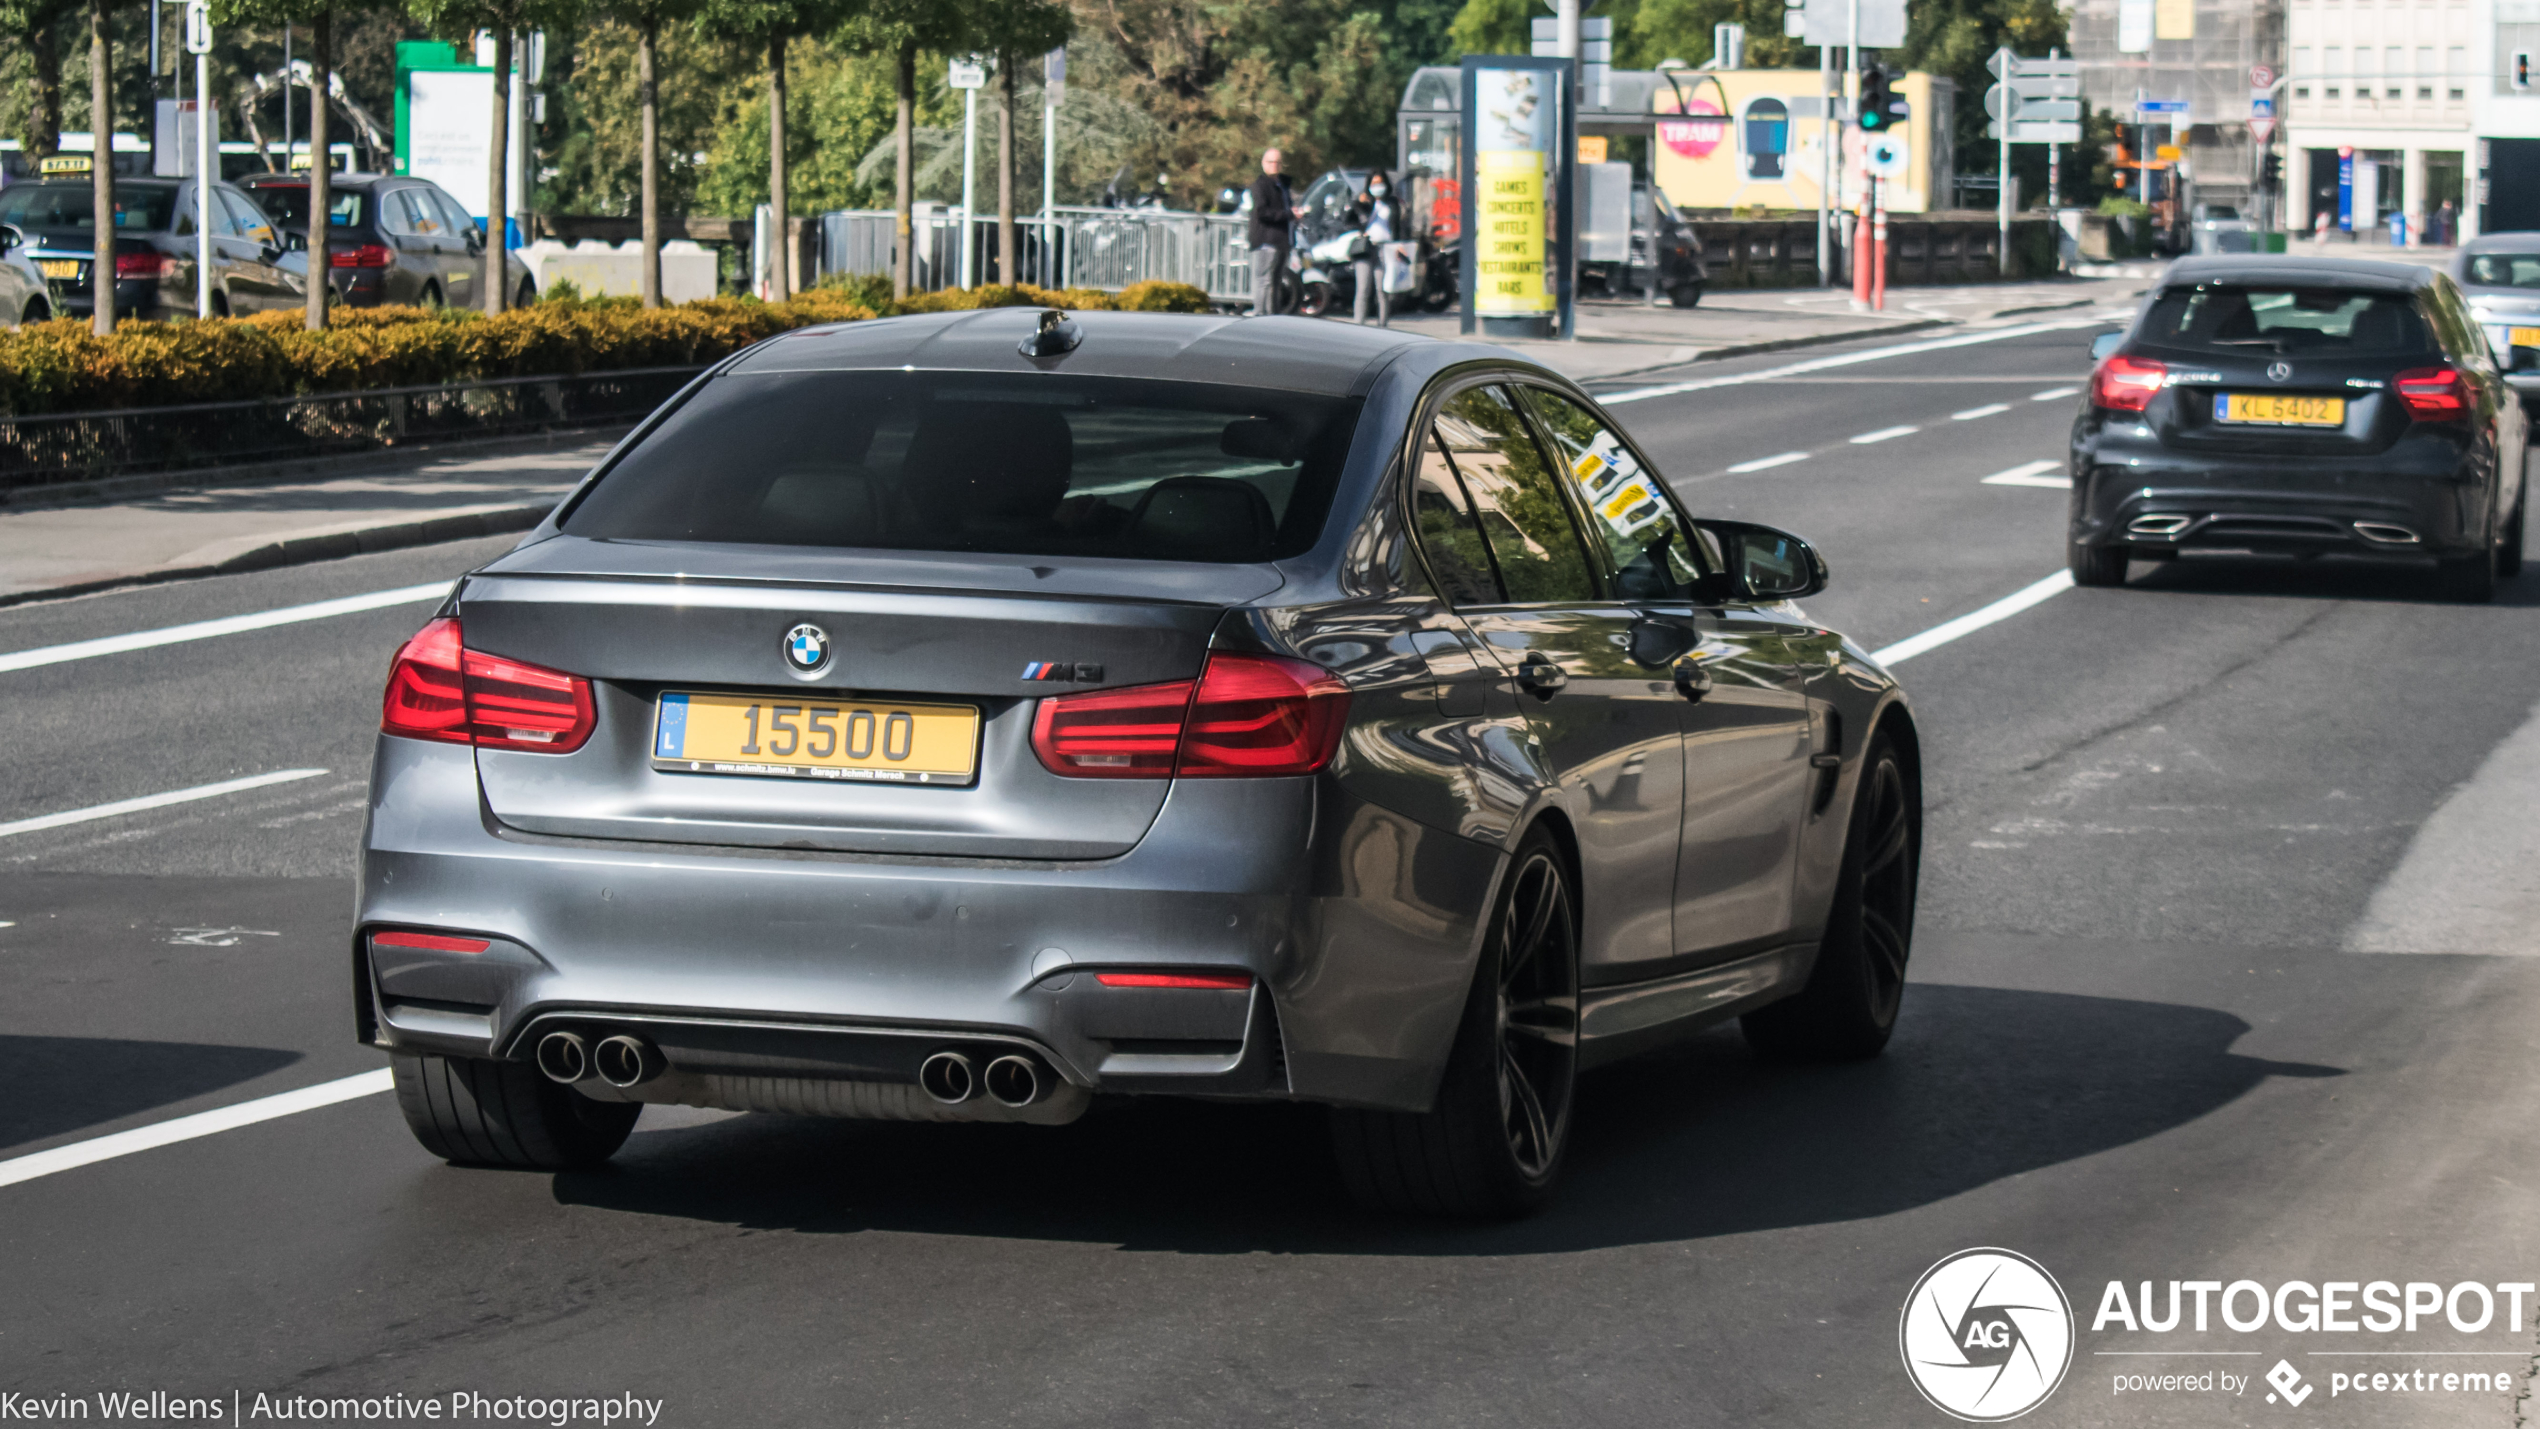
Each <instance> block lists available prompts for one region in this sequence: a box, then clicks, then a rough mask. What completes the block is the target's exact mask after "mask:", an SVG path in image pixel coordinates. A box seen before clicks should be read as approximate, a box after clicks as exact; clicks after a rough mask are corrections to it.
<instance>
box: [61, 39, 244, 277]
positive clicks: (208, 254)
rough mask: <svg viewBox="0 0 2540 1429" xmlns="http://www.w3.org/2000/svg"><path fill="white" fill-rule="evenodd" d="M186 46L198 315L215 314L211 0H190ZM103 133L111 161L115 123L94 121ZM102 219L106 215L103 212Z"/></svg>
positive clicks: (215, 173)
mask: <svg viewBox="0 0 2540 1429" xmlns="http://www.w3.org/2000/svg"><path fill="white" fill-rule="evenodd" d="M185 48H186V49H188V50H190V51H192V52H193V55H194V316H196V317H197V318H208V317H210V316H211V315H212V205H213V204H214V203H216V202H218V200H217V199H216V198H214V197H213V194H212V182H213V180H214V179H216V178H217V177H219V174H218V171H217V170H215V169H214V168H213V167H212V105H211V93H212V6H211V0H186V4H185ZM89 127H90V128H92V129H95V130H97V131H98V132H99V134H100V135H101V138H100V141H99V144H98V148H99V150H100V152H102V153H103V154H104V155H105V157H106V161H107V162H108V163H112V162H113V161H114V147H113V145H111V144H109V143H106V142H105V141H104V137H103V136H104V135H105V131H107V130H108V129H111V128H112V127H113V126H112V125H107V124H91V125H90V126H89ZM99 217H100V218H101V219H104V218H106V217H107V216H106V215H103V214H101V215H99Z"/></svg>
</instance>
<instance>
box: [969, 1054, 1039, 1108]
mask: <svg viewBox="0 0 2540 1429" xmlns="http://www.w3.org/2000/svg"><path fill="white" fill-rule="evenodd" d="M985 1081H986V1082H987V1084H988V1095H989V1096H991V1097H994V1098H995V1099H996V1100H997V1102H998V1103H999V1104H1000V1105H1003V1106H1010V1107H1018V1108H1019V1107H1027V1106H1030V1105H1031V1104H1032V1103H1034V1102H1036V1101H1039V1100H1040V1099H1041V1097H1042V1095H1043V1094H1044V1093H1046V1092H1047V1091H1048V1090H1049V1078H1048V1076H1047V1074H1045V1073H1043V1072H1042V1071H1041V1067H1040V1064H1039V1063H1038V1062H1035V1061H1033V1060H1032V1059H1031V1058H1029V1057H1024V1056H1018V1055H1015V1054H1012V1053H1009V1054H1007V1055H1006V1056H1003V1057H999V1058H997V1059H996V1060H995V1061H993V1062H990V1063H989V1064H988V1072H987V1076H986V1078H985Z"/></svg>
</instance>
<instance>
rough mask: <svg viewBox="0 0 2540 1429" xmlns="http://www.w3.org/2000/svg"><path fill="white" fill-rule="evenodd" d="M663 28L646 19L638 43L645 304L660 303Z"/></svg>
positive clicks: (637, 79) (636, 71) (637, 66)
mask: <svg viewBox="0 0 2540 1429" xmlns="http://www.w3.org/2000/svg"><path fill="white" fill-rule="evenodd" d="M660 31H661V27H660V26H659V25H658V24H655V23H654V22H653V21H651V20H646V21H645V22H644V30H643V36H642V38H641V39H640V40H638V41H637V43H636V46H635V85H636V100H637V102H638V103H639V104H640V105H641V106H642V108H643V111H644V257H643V281H644V306H645V307H648V308H657V307H660V306H661V186H660V172H661V110H660V91H659V89H658V87H657V85H656V83H655V76H654V70H653V65H654V61H655V55H654V51H655V49H656V48H657V47H658V46H659V45H660V43H661V34H660Z"/></svg>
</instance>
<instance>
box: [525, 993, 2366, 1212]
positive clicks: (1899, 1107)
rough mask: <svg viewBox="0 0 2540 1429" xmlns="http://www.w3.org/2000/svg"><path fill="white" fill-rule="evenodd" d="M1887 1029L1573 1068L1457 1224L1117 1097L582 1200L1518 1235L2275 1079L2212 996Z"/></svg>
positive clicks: (1845, 1200) (1230, 1111)
mask: <svg viewBox="0 0 2540 1429" xmlns="http://www.w3.org/2000/svg"><path fill="white" fill-rule="evenodd" d="M1907 1007H1908V1009H1909V1010H1908V1013H1907V1017H1906V1020H1905V1022H1904V1024H1903V1025H1902V1026H1901V1027H1900V1029H1899V1033H1898V1036H1897V1038H1896V1041H1895V1043H1894V1044H1893V1045H1892V1046H1891V1047H1890V1049H1889V1051H1888V1053H1887V1055H1886V1056H1884V1057H1882V1058H1879V1059H1878V1060H1876V1061H1872V1062H1865V1063H1854V1064H1849V1065H1843V1066H1788V1065H1773V1064H1768V1063H1760V1062H1758V1061H1757V1060H1755V1059H1754V1058H1753V1057H1752V1056H1751V1055H1749V1054H1748V1052H1747V1051H1746V1049H1745V1046H1744V1044H1743V1042H1742V1041H1741V1040H1740V1039H1739V1038H1738V1036H1737V1034H1736V1033H1735V1031H1734V1030H1733V1029H1723V1030H1721V1031H1718V1032H1715V1033H1713V1034H1710V1035H1708V1036H1705V1037H1702V1038H1700V1039H1697V1040H1696V1041H1694V1042H1691V1043H1688V1044H1686V1045H1685V1046H1683V1047H1681V1048H1679V1049H1676V1050H1673V1051H1670V1052H1668V1053H1664V1054H1660V1055H1657V1056H1652V1057H1646V1058H1641V1059H1638V1060H1635V1061H1633V1062H1629V1063H1625V1064H1622V1065H1619V1066H1615V1067H1610V1068H1606V1069H1603V1070H1601V1071H1599V1072H1597V1073H1594V1074H1592V1075H1591V1076H1589V1077H1587V1078H1585V1079H1584V1080H1583V1082H1582V1085H1581V1088H1580V1102H1579V1108H1580V1110H1579V1119H1578V1125H1577V1139H1576V1141H1575V1143H1574V1145H1573V1153H1572V1159H1571V1162H1570V1165H1569V1169H1568V1178H1567V1181H1566V1182H1565V1184H1564V1186H1563V1187H1562V1190H1561V1193H1560V1196H1559V1197H1558V1199H1557V1200H1556V1202H1555V1203H1554V1205H1553V1206H1552V1207H1551V1208H1550V1209H1549V1210H1547V1211H1546V1212H1545V1213H1543V1214H1542V1215H1539V1216H1537V1217H1534V1218H1532V1219H1529V1220H1525V1221H1520V1222H1515V1223H1510V1224H1499V1225H1478V1226H1477V1225H1452V1224H1446V1225H1442V1224H1435V1223H1428V1222H1418V1221H1406V1220H1401V1219H1395V1218H1390V1217H1384V1216H1375V1215H1370V1214H1368V1213H1366V1212H1362V1211H1360V1210H1358V1209H1357V1208H1355V1207H1354V1206H1352V1205H1351V1204H1350V1202H1349V1200H1348V1198H1347V1197H1346V1195H1345V1194H1343V1192H1342V1190H1341V1187H1340V1182H1339V1177H1338V1174H1337V1172H1336V1170H1335V1169H1334V1166H1333V1162H1332V1156H1331V1151H1330V1148H1329V1144H1328V1142H1327V1141H1326V1138H1325V1133H1324V1128H1323V1118H1322V1115H1321V1113H1320V1112H1319V1110H1317V1109H1315V1108H1312V1107H1301V1106H1262V1105H1252V1106H1245V1105H1221V1106H1209V1105H1203V1104H1199V1103H1192V1102H1179V1101H1171V1100H1165V1099H1157V1100H1154V1101H1138V1100H1125V1101H1123V1102H1122V1103H1121V1104H1120V1105H1118V1106H1116V1107H1115V1106H1111V1105H1107V1104H1098V1108H1097V1110H1096V1111H1095V1112H1094V1113H1092V1114H1089V1115H1087V1116H1086V1117H1085V1118H1084V1119H1083V1120H1082V1121H1079V1122H1077V1123H1076V1124H1075V1125H1073V1126H1070V1127H1063V1128H1045V1127H1014V1126H980V1125H953V1126H936V1125H908V1124H889V1123H846V1122H818V1121H806V1120H798V1119H786V1118H774V1117H756V1116H750V1117H735V1118H731V1119H728V1120H724V1121H719V1122H713V1123H709V1124H706V1125H702V1126H689V1127H685V1128H681V1129H676V1130H666V1131H660V1132H644V1131H641V1130H639V1131H638V1132H637V1133H636V1136H635V1138H634V1140H633V1142H632V1143H631V1144H630V1145H629V1146H628V1148H627V1149H626V1150H625V1151H624V1152H621V1153H620V1155H619V1157H618V1159H617V1161H616V1163H614V1164H613V1165H612V1166H611V1167H610V1168H609V1169H606V1170H603V1171H600V1172H596V1173H588V1174H573V1175H564V1176H559V1177H557V1178H556V1179H555V1183H554V1184H555V1194H556V1197H557V1199H558V1200H559V1201H561V1202H563V1203H566V1204H573V1205H582V1206H592V1207H602V1208H607V1209H612V1210H620V1211H627V1212H633V1213H638V1214H643V1215H650V1216H669V1217H686V1218H693V1219H699V1220H705V1221H712V1222H718V1223H723V1224H729V1225H736V1226H744V1227H750V1228H756V1229H775V1228H782V1229H789V1230H794V1231H799V1232H805V1233H815V1234H816V1233H846V1232H855V1231H871V1230H892V1231H906V1232H918V1233H925V1234H938V1235H971V1236H994V1237H1011V1238H1017V1239H1030V1240H1060V1241H1092V1242H1100V1243H1109V1244H1117V1245H1119V1246H1121V1247H1123V1248H1127V1249H1141V1250H1167V1251H1176V1252H1182V1253H1187V1254H1241V1253H1247V1252H1254V1251H1269V1252H1277V1253H1296V1254H1385V1255H1512V1254H1529V1253H1540V1252H1548V1251H1565V1250H1579V1249H1588V1248H1594V1247H1602V1246H1616V1245H1633V1244H1642V1243H1647V1242H1653V1241H1679V1240H1689V1239H1699V1238H1702V1237H1706V1236H1719V1235H1731V1234H1736V1233H1739V1232H1745V1231H1755V1230H1766V1229H1773V1228H1779V1227H1786V1226H1800V1225H1814V1224H1820V1223H1824V1222H1829V1221H1843V1220H1855V1219H1861V1218H1866V1217H1872V1216H1880V1215H1886V1214H1890V1213H1893V1212H1896V1211H1900V1210H1903V1209H1906V1208H1909V1207H1912V1206H1918V1205H1923V1204H1927V1203H1930V1202H1933V1201H1937V1200H1940V1199H1942V1198H1944V1197H1949V1196H1954V1195H1957V1194H1959V1193H1961V1192H1964V1191H1967V1190H1970V1189H1972V1188H1974V1187H1978V1186H1982V1185H1985V1184H1987V1183H1989V1182H1992V1181H1996V1180H1999V1179H2001V1178H2003V1177H2006V1176H2012V1175H2016V1174H2018V1173H2021V1172H2024V1171H2030V1170H2035V1169H2037V1168H2039V1167H2043V1166H2050V1165H2054V1164H2057V1163H2059V1162H2064V1161H2069V1160H2072V1159H2075V1158H2077V1157H2082V1156H2088V1155H2091V1154H2094V1153H2096V1152H2100V1151H2104V1150H2107V1149H2109V1148H2111V1147H2115V1146H2122V1145H2125V1144H2127V1143H2129V1142H2134V1141H2139V1140H2142V1139H2144V1138H2146V1137H2150V1136H2154V1135H2157V1134H2159V1133H2161V1132H2163V1131H2166V1130H2169V1129H2170V1128H2173V1127H2177V1126H2180V1125H2183V1124H2185V1123H2188V1122H2191V1121H2194V1120H2196V1119H2197V1118H2199V1117H2202V1116H2205V1115H2207V1114H2208V1113H2210V1112H2212V1111H2214V1110H2215V1109H2217V1108H2219V1107H2221V1106H2224V1105H2226V1104H2227V1103H2229V1102H2231V1101H2233V1100H2235V1099H2237V1098H2239V1097H2241V1096H2243V1095H2245V1094H2247V1093H2248V1092H2249V1091H2251V1090H2252V1089H2253V1088H2255V1087H2257V1086H2258V1085H2259V1084H2261V1083H2263V1082H2265V1081H2266V1080H2268V1079H2269V1078H2271V1077H2331V1076H2338V1075H2341V1072H2340V1071H2339V1069H2337V1068H2332V1067H2318V1066H2309V1065H2302V1064H2291V1063H2280V1062H2270V1061H2266V1060H2264V1059H2261V1058H2256V1057H2248V1056H2242V1055H2240V1054H2238V1053H2235V1052H2233V1051H2232V1050H2231V1048H2232V1045H2233V1044H2234V1042H2236V1041H2237V1040H2238V1039H2239V1038H2240V1036H2241V1035H2242V1034H2243V1033H2246V1032H2247V1031H2248V1030H2249V1024H2248V1023H2246V1022H2244V1021H2242V1020H2241V1019H2239V1018H2238V1017H2235V1016H2232V1015H2231V1014H2229V1013H2225V1012H2218V1011H2214V1010H2212V1009H2209V1008H2201V1007H2186V1006H2179V1005H2175V1004H2168V1003H2157V1002H2140V1001H2131V1000H2126V999H2119V998H2106V997H2082V996H2074V995H2069V994H2062V993H2048V992H2026V991H2011V990H2006V989H1998V988H1986V987H1962V986H1950V985H1923V984H1917V985H1916V986H1915V987H1914V988H1913V991H1912V994H1911V996H1910V997H1909V999H1908V1001H1907Z"/></svg>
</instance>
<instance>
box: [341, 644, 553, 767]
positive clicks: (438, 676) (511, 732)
mask: <svg viewBox="0 0 2540 1429" xmlns="http://www.w3.org/2000/svg"><path fill="white" fill-rule="evenodd" d="M598 722H599V720H598V717H597V714H596V712H595V710H594V707H593V705H592V703H591V682H590V681H589V680H586V679H584V678H582V677H581V676H579V675H568V674H565V673H563V672H562V671H560V670H550V669H547V668H545V667H543V666H539V665H530V664H524V663H522V662H521V661H518V660H506V659H504V658H502V657H501V656H499V655H488V654H486V653H484V652H483V651H481V650H470V649H468V648H467V646H466V643H465V641H464V639H463V636H462V633H461V631H460V628H459V623H458V622H457V621H456V620H453V619H450V618H448V617H446V616H445V617H443V618H441V619H439V620H435V621H433V622H432V623H431V624H429V625H426V626H425V627H423V629H421V630H419V631H417V632H415V636H414V638H413V639H411V640H409V641H407V642H406V644H405V647H404V648H403V649H401V650H399V651H398V652H397V658H396V661H395V662H394V663H393V664H392V665H391V666H390V667H389V670H388V691H387V694H386V695H385V696H384V697H382V699H381V702H380V713H379V728H380V732H381V733H383V734H395V735H403V736H405V737H406V738H408V739H437V740H441V741H444V742H446V743H450V744H472V745H475V746H476V747H478V748H480V749H522V750H529V751H533V752H535V753H539V754H570V753H572V752H573V751H574V750H577V749H580V748H581V747H582V745H583V742H584V741H586V740H588V739H589V738H590V737H591V730H592V727H593V726H594V725H596V724H597V723H598Z"/></svg>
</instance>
